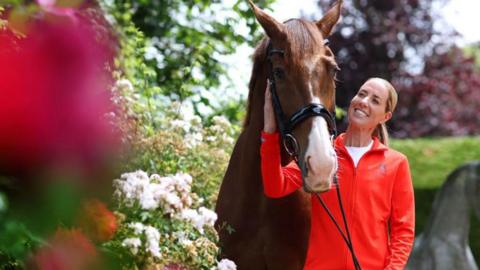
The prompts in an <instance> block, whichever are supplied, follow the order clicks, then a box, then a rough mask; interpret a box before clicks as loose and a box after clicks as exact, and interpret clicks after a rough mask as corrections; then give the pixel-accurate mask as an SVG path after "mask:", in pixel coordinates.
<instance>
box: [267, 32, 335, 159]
mask: <svg viewBox="0 0 480 270" xmlns="http://www.w3.org/2000/svg"><path fill="white" fill-rule="evenodd" d="M324 45H325V46H326V45H328V40H327V39H326V40H325V42H324ZM274 54H278V55H280V56H281V57H284V56H285V51H284V50H281V49H275V48H273V45H272V42H271V41H270V42H269V43H268V46H267V59H268V61H269V63H270V71H271V72H270V74H269V76H268V77H269V80H270V91H271V93H272V104H273V109H274V111H275V116H276V117H275V118H276V120H277V126H278V129H279V131H280V135H281V137H282V142H283V146H284V147H285V150H286V151H287V153H288V154H289V155H290V156H291V157H293V158H294V159H298V154H299V153H298V151H299V144H298V141H297V139H296V138H295V136H294V135H293V130H294V129H295V127H296V126H297V125H298V124H300V123H301V122H303V121H305V120H306V119H307V118H310V117H315V116H320V117H322V118H323V119H325V121H326V122H327V126H328V131H329V133H330V135H331V136H332V138H334V137H336V136H337V127H336V125H335V117H334V115H333V114H332V113H330V112H329V111H328V110H327V109H326V108H325V106H323V104H319V103H310V104H308V105H306V106H304V107H302V108H300V109H299V110H298V111H296V112H295V113H294V114H293V115H292V116H291V117H290V118H289V119H288V118H287V117H286V116H285V113H284V112H283V110H282V105H281V104H280V99H279V98H278V95H277V90H276V87H275V76H274V71H273V63H272V61H271V57H272V56H273V55H274Z"/></svg>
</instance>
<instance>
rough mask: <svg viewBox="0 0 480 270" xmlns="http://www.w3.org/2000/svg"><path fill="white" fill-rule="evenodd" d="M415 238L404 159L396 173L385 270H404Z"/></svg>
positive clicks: (412, 209)
mask: <svg viewBox="0 0 480 270" xmlns="http://www.w3.org/2000/svg"><path fill="white" fill-rule="evenodd" d="M414 237H415V199H414V195H413V185H412V179H411V176H410V167H409V165H408V160H407V159H406V158H405V159H404V160H403V161H402V162H401V164H400V166H399V168H398V172H397V177H396V179H395V183H394V187H393V194H392V212H391V215H390V246H389V249H390V257H389V261H388V265H387V267H386V268H385V269H388V270H393V269H399V270H400V269H404V268H405V264H406V263H407V260H408V257H409V255H410V252H411V250H412V246H413V240H414Z"/></svg>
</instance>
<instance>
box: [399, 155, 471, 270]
mask: <svg viewBox="0 0 480 270" xmlns="http://www.w3.org/2000/svg"><path fill="white" fill-rule="evenodd" d="M472 210H473V212H474V213H475V215H476V217H477V218H478V219H480V161H473V162H469V163H466V164H464V165H463V166H460V167H459V168H457V169H456V170H455V171H453V172H452V173H451V174H450V175H449V176H448V178H447V180H446V181H445V183H444V184H443V185H442V187H441V189H440V191H439V192H438V193H437V194H436V195H435V199H434V202H433V206H432V213H431V215H430V217H429V219H428V221H427V224H426V226H425V230H424V232H423V233H422V234H421V235H420V236H419V237H417V239H416V240H415V245H414V248H413V251H412V254H411V255H410V258H409V260H408V263H407V267H406V269H411V270H414V269H415V270H422V269H425V270H427V269H428V270H443V269H445V270H447V269H448V270H450V269H455V270H477V269H478V266H477V265H476V263H475V260H474V258H473V255H472V251H471V249H470V246H469V245H468V235H469V231H470V214H471V211H472Z"/></svg>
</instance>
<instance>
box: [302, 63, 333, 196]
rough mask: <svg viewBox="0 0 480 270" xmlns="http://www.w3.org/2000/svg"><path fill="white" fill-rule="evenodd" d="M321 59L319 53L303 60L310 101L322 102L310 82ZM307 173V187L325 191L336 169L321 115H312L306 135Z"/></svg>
mask: <svg viewBox="0 0 480 270" xmlns="http://www.w3.org/2000/svg"><path fill="white" fill-rule="evenodd" d="M319 61H321V58H320V55H316V56H315V57H313V58H311V59H308V60H305V62H304V64H305V67H307V71H308V73H309V78H310V81H309V83H308V88H309V89H308V90H309V92H310V97H311V103H318V104H324V103H323V102H322V100H320V98H319V97H317V96H315V95H314V91H313V86H312V83H311V80H312V79H315V78H312V74H313V71H314V69H315V68H316V67H317V66H318V64H319ZM304 162H305V166H306V168H307V174H306V175H305V176H304V181H305V185H306V187H307V189H308V190H309V191H313V192H323V191H327V190H329V189H330V188H331V186H332V181H333V177H334V175H335V173H336V171H337V167H338V164H337V157H336V154H335V149H334V148H333V145H332V141H331V134H330V133H329V131H328V124H327V122H326V121H325V119H323V117H314V118H313V119H312V126H311V129H310V134H309V135H308V145H307V149H306V151H305V158H304Z"/></svg>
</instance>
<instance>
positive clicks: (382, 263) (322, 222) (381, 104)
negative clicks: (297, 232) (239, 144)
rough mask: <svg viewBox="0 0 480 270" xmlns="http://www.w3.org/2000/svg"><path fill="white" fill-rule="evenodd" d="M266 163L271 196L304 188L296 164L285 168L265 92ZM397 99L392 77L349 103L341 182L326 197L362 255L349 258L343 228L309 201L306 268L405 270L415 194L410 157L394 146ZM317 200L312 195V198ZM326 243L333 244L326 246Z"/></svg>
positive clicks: (340, 149) (340, 146)
mask: <svg viewBox="0 0 480 270" xmlns="http://www.w3.org/2000/svg"><path fill="white" fill-rule="evenodd" d="M266 93H267V94H266V98H265V100H266V101H265V112H264V118H265V119H264V123H265V127H264V132H263V133H262V139H263V143H262V146H261V150H260V151H261V164H262V175H263V183H264V191H265V194H266V195H267V196H269V197H273V196H272V195H273V194H274V197H283V196H287V195H288V194H290V193H292V192H294V191H295V190H298V189H300V188H301V183H302V180H301V179H302V176H301V170H300V169H299V168H298V166H297V165H296V164H295V163H290V164H288V165H287V166H286V167H281V164H280V162H279V161H280V158H279V155H280V153H279V150H278V149H279V145H278V144H279V138H278V137H279V136H278V133H276V132H275V130H276V126H275V116H274V113H273V108H272V104H271V98H270V95H268V91H267V92H266ZM396 103H397V93H396V91H395V89H394V88H393V86H392V85H391V84H390V83H389V82H388V81H386V80H384V79H380V78H371V79H369V80H367V81H366V82H365V83H364V84H363V85H362V87H361V88H360V90H359V91H358V92H357V94H356V95H355V97H354V98H353V99H352V101H351V103H350V107H349V109H348V118H349V126H348V128H347V131H346V132H345V133H344V134H341V135H340V136H338V137H337V138H336V139H335V150H336V153H337V157H338V164H339V168H338V171H337V177H338V185H337V186H334V188H333V189H331V190H329V191H326V192H324V193H322V194H321V197H322V199H323V200H324V202H325V204H326V205H327V206H328V208H329V209H330V210H331V212H332V214H333V216H334V217H335V219H336V220H341V219H342V213H341V210H340V208H339V207H338V205H337V204H338V201H337V193H336V191H335V190H334V189H338V190H339V191H340V194H341V197H342V198H343V202H344V205H343V206H344V208H345V214H346V220H347V221H346V226H345V227H346V228H349V229H350V230H349V231H346V234H347V235H348V234H350V236H351V239H352V240H351V242H352V243H353V244H352V245H353V246H354V247H355V255H356V258H357V259H358V261H357V259H355V258H354V259H353V260H346V258H348V257H349V256H350V255H349V254H348V249H347V248H346V246H345V243H344V242H343V239H342V237H341V235H340V234H339V233H338V231H337V228H336V227H335V226H334V224H333V223H331V222H330V220H329V217H328V214H327V213H326V212H325V211H323V209H322V207H321V205H320V203H319V202H318V201H317V200H314V199H312V200H311V205H312V207H311V230H310V239H309V246H308V253H307V260H306V264H305V266H304V269H312V270H313V269H361V268H363V269H403V267H404V266H405V263H406V262H407V259H408V256H409V254H410V251H411V248H412V244H413V238H414V224H415V213H414V198H413V187H412V181H411V177H410V169H409V165H408V161H407V159H406V157H405V156H404V155H403V154H401V153H399V152H397V151H395V150H393V149H391V148H389V147H388V133H387V131H386V128H385V122H387V121H388V120H389V119H390V118H391V117H392V113H393V110H394V109H395V106H396ZM312 198H314V197H312ZM325 243H328V245H326V244H325Z"/></svg>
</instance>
